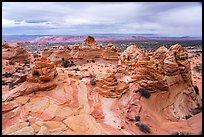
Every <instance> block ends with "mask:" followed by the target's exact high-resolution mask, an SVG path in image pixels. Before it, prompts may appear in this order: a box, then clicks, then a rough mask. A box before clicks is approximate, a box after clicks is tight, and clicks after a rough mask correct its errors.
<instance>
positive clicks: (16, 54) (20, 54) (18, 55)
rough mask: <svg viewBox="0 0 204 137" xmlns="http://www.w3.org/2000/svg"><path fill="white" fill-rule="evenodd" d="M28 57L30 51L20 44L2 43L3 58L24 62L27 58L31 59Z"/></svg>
mask: <svg viewBox="0 0 204 137" xmlns="http://www.w3.org/2000/svg"><path fill="white" fill-rule="evenodd" d="M28 57H29V54H28V52H27V51H26V50H25V49H24V48H21V47H19V46H18V45H8V44H3V45H2V59H7V60H10V61H13V62H18V63H23V62H24V61H25V60H29V59H28Z"/></svg>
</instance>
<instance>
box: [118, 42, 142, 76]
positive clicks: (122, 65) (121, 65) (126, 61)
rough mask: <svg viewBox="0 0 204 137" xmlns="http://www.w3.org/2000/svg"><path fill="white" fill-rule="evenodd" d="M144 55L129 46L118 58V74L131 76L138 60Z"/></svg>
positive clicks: (137, 49) (134, 47)
mask: <svg viewBox="0 0 204 137" xmlns="http://www.w3.org/2000/svg"><path fill="white" fill-rule="evenodd" d="M144 54H145V53H144V52H143V51H142V50H141V49H139V48H138V47H136V46H134V45H131V46H129V47H128V48H127V49H126V50H125V51H124V52H123V53H122V54H121V55H120V57H119V61H118V72H122V73H126V72H127V74H131V72H133V71H134V69H135V65H136V63H137V60H138V58H140V57H143V56H144Z"/></svg>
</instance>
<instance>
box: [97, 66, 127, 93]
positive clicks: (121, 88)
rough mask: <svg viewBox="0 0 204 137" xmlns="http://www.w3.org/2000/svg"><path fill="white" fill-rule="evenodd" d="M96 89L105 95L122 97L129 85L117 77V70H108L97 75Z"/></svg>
mask: <svg viewBox="0 0 204 137" xmlns="http://www.w3.org/2000/svg"><path fill="white" fill-rule="evenodd" d="M94 91H95V92H98V93H99V94H101V95H102V96H104V97H120V96H121V95H122V94H123V93H125V92H127V91H128V86H127V83H125V82H123V81H118V80H117V79H116V77H115V72H111V71H109V70H107V71H105V72H101V73H99V74H98V75H97V76H96V87H95V88H94Z"/></svg>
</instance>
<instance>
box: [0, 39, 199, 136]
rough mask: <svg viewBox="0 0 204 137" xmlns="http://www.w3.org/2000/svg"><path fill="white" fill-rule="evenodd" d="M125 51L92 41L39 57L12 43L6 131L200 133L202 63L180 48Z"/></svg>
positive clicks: (6, 75)
mask: <svg viewBox="0 0 204 137" xmlns="http://www.w3.org/2000/svg"><path fill="white" fill-rule="evenodd" d="M97 39H98V37H97ZM101 43H102V42H101ZM102 44H103V43H102ZM102 44H101V45H102ZM156 46H157V45H156ZM125 48H126V47H125ZM148 48H150V47H148ZM119 49H120V51H121V50H123V49H124V47H119V46H118V45H117V44H116V45H113V44H111V43H109V44H108V45H107V46H100V41H98V42H96V40H95V38H94V37H92V36H88V37H87V38H86V39H85V40H84V42H83V43H81V44H75V45H66V46H49V47H46V48H45V49H44V51H36V52H34V53H31V54H30V53H27V51H26V50H25V49H22V48H21V47H20V45H19V46H16V45H9V44H7V43H4V44H3V45H2V50H3V52H2V53H3V59H2V72H3V74H2V75H3V77H2V133H3V134H5V135H9V134H15V135H16V134H19V135H20V134H29V135H56V134H60V135H62V134H63V135H70V134H86V135H87V134H103V135H109V134H111V135H127V134H128V135H135V134H138V135H145V134H150V135H157V134H181V133H182V134H190V135H196V134H200V133H201V130H202V92H201V91H202V87H201V85H202V79H201V77H202V75H201V74H199V72H195V70H194V69H193V67H194V66H196V65H197V63H199V62H198V59H201V58H198V57H192V58H196V59H197V60H196V61H197V62H196V63H194V62H192V58H189V57H188V55H189V54H190V53H189V50H186V48H184V47H182V46H181V45H180V44H175V45H172V46H171V47H170V48H166V47H165V46H161V47H160V48H158V49H157V50H156V51H155V52H152V49H153V48H150V50H149V49H146V48H144V49H143V47H140V48H139V47H137V46H135V45H132V46H129V47H127V49H126V50H125V51H124V52H122V53H120V52H119ZM17 53H18V55H17ZM9 54H11V55H9ZM201 54H202V53H201ZM27 55H28V56H27ZM30 55H31V56H30ZM25 59H28V60H26V61H23V60H25ZM190 60H191V62H190ZM194 61H195V60H194ZM21 62H23V63H21ZM201 63H202V62H201ZM191 72H192V73H191ZM195 80H200V81H201V84H199V83H198V82H196V81H195ZM192 83H193V84H192Z"/></svg>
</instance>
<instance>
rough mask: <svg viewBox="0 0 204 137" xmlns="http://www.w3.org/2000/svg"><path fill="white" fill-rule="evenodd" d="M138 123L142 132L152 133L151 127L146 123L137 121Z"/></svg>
mask: <svg viewBox="0 0 204 137" xmlns="http://www.w3.org/2000/svg"><path fill="white" fill-rule="evenodd" d="M136 125H137V126H138V127H139V129H140V130H141V131H142V132H144V133H151V130H150V128H149V127H148V126H147V125H146V124H144V123H141V122H139V123H136Z"/></svg>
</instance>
